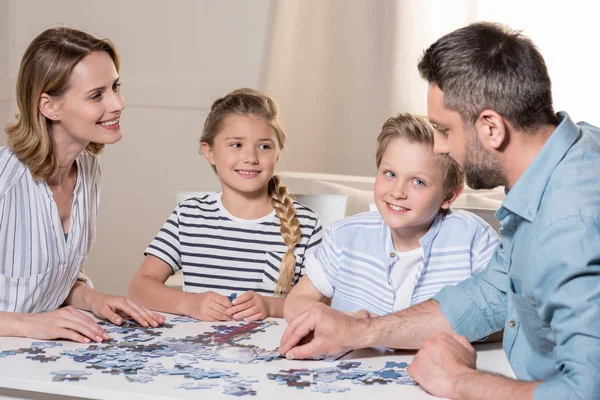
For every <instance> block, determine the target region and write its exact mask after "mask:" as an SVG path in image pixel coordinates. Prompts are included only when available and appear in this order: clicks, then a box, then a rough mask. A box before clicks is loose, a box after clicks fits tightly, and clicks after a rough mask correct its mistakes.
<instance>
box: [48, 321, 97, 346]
mask: <svg viewBox="0 0 600 400" xmlns="http://www.w3.org/2000/svg"><path fill="white" fill-rule="evenodd" d="M57 322H58V324H59V328H60V329H61V330H69V331H73V332H75V333H78V334H80V335H83V336H86V337H88V338H90V339H91V340H93V341H95V342H98V343H100V342H102V341H104V340H105V339H106V337H104V336H101V335H99V334H98V333H97V331H95V330H94V329H92V326H91V325H88V324H86V323H84V322H82V321H81V320H80V319H77V318H63V319H62V320H60V321H57ZM93 324H94V325H98V324H97V323H96V322H95V321H93ZM78 341H79V340H78Z"/></svg>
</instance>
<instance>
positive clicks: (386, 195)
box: [374, 138, 450, 245]
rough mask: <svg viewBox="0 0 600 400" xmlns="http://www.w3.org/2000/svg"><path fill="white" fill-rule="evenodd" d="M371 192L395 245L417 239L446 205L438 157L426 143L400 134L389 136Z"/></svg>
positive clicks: (448, 202) (448, 204) (442, 175)
mask: <svg viewBox="0 0 600 400" xmlns="http://www.w3.org/2000/svg"><path fill="white" fill-rule="evenodd" d="M374 195H375V204H376V205H377V209H378V210H379V212H380V213H381V215H382V217H383V219H384V221H385V223H386V224H387V225H388V226H389V227H390V228H391V230H392V238H394V244H396V245H397V243H396V242H397V240H401V241H402V240H406V239H409V240H411V241H414V240H415V239H416V240H418V239H420V238H421V237H422V236H423V235H425V233H427V231H428V230H429V228H430V226H431V224H432V222H433V220H434V219H435V217H436V215H437V214H438V212H439V211H440V209H441V208H445V209H447V208H448V207H450V201H448V200H446V199H445V198H444V197H445V196H444V173H443V170H442V163H441V162H440V160H438V159H437V157H436V155H435V154H434V153H433V151H431V150H430V149H428V148H427V147H426V146H424V145H421V144H416V143H410V142H408V141H406V140H405V139H401V138H396V139H392V140H391V141H390V142H389V143H388V145H387V148H386V149H385V152H384V153H383V157H382V158H381V164H380V165H379V169H378V171H377V177H376V179H375V189H374ZM400 238H404V239H400Z"/></svg>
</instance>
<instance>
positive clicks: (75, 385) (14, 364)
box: [0, 316, 514, 400]
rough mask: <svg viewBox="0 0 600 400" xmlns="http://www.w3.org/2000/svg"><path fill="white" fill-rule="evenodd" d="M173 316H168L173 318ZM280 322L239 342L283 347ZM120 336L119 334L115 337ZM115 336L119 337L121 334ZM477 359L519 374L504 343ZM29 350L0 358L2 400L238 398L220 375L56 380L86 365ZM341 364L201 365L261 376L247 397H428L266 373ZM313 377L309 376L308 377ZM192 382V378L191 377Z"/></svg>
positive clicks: (382, 358) (384, 355) (398, 388)
mask: <svg viewBox="0 0 600 400" xmlns="http://www.w3.org/2000/svg"><path fill="white" fill-rule="evenodd" d="M171 318H172V316H167V321H170V319H171ZM276 321H277V323H278V325H275V326H271V327H269V328H268V329H266V331H265V332H264V333H256V334H253V335H252V337H251V339H250V340H247V341H241V342H240V343H251V344H254V345H256V346H259V347H261V348H264V349H274V348H276V347H277V346H278V345H279V340H280V338H281V334H282V333H283V331H284V329H285V326H286V323H285V321H284V320H276ZM213 325H216V323H207V322H186V323H177V324H176V326H175V327H174V328H172V329H163V330H160V331H161V332H163V334H162V336H161V337H159V338H157V339H153V340H152V341H150V342H146V344H147V343H152V342H154V341H156V340H160V339H164V338H167V337H175V338H183V337H186V336H196V335H198V334H199V333H202V332H206V331H212V326H213ZM113 336H116V335H113ZM115 338H119V336H116V337H115ZM34 341H36V340H30V339H23V338H0V351H3V350H4V351H5V350H10V349H18V348H26V347H30V346H31V343H32V342H34ZM61 343H62V346H61V347H56V348H51V349H45V351H46V355H59V354H60V352H61V351H64V350H73V349H82V348H87V346H88V345H81V344H77V343H73V342H69V341H61ZM476 349H477V353H478V359H477V367H478V368H479V369H483V370H487V371H493V372H497V373H501V374H504V375H506V376H509V377H514V374H513V372H512V370H511V368H510V366H509V364H508V361H507V359H506V356H505V355H504V352H503V351H502V348H501V344H500V343H491V344H480V345H477V346H476ZM413 355H414V352H400V351H390V350H385V349H362V350H356V351H353V352H351V353H349V354H347V355H346V356H344V357H343V358H341V360H352V361H360V362H362V365H361V367H372V368H376V369H378V368H382V367H383V366H384V365H385V363H386V361H395V362H401V361H406V362H410V361H411V360H412V358H413ZM26 356H27V354H17V355H11V356H7V357H5V358H0V399H44V400H55V399H59V398H60V399H92V398H94V399H105V400H109V399H110V400H112V399H115V400H116V399H119V400H120V399H132V400H137V399H140V400H142V399H143V400H159V399H197V398H199V397H208V398H214V397H219V398H227V399H230V400H231V399H233V398H235V397H234V396H231V395H226V394H223V380H222V379H218V380H216V382H218V383H219V386H218V387H213V388H211V389H199V390H185V389H180V388H175V387H174V386H175V385H177V384H180V383H182V382H183V381H184V380H185V378H183V377H181V376H173V375H159V376H155V377H153V379H154V381H152V382H147V383H138V382H129V381H127V380H126V378H125V377H124V376H123V375H110V374H103V373H100V371H93V370H91V371H93V373H92V375H90V376H88V377H87V378H88V379H87V380H83V381H79V382H53V381H52V375H50V372H51V371H57V370H84V369H85V365H87V364H83V363H76V362H75V361H73V360H72V358H70V357H67V356H62V357H61V358H60V359H58V360H56V361H50V362H48V363H40V362H39V361H34V360H29V359H27V358H26ZM157 361H159V362H161V363H163V365H164V366H165V367H169V368H170V367H172V366H173V364H174V363H175V362H174V361H173V359H172V357H161V358H160V359H158V360H157ZM336 365H337V362H323V361H299V360H292V361H290V360H286V359H276V360H273V361H270V362H264V361H261V362H257V363H252V364H238V363H224V362H217V361H214V360H209V361H201V362H200V364H198V365H196V367H199V368H204V369H209V368H220V369H229V370H231V371H235V372H238V373H239V374H240V376H243V377H248V376H255V377H257V378H258V379H259V382H258V383H253V384H252V387H253V389H254V390H256V391H257V396H243V397H244V398H280V399H281V398H285V399H300V398H304V397H306V396H311V395H312V396H313V397H319V396H320V398H323V399H333V398H339V397H343V398H345V399H359V398H360V399H365V398H367V397H366V396H374V395H375V396H377V397H378V398H381V399H385V398H401V399H429V398H433V397H432V396H430V395H428V394H427V393H426V392H425V391H424V390H423V389H422V388H421V387H419V386H404V385H397V384H388V385H372V386H362V385H357V384H352V383H350V382H348V381H338V382H337V383H336V385H339V386H347V387H350V390H349V391H347V392H344V393H329V394H322V393H314V392H311V390H310V388H304V389H296V388H293V387H287V386H284V385H279V384H277V382H275V381H273V380H269V379H267V377H266V374H267V373H277V372H279V371H280V370H286V369H292V368H318V367H334V366H336ZM307 379H310V378H307ZM186 381H188V380H186Z"/></svg>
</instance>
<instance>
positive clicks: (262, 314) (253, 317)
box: [244, 312, 267, 322]
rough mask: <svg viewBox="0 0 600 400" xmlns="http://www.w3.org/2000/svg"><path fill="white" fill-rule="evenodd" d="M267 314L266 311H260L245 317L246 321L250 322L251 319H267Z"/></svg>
mask: <svg viewBox="0 0 600 400" xmlns="http://www.w3.org/2000/svg"><path fill="white" fill-rule="evenodd" d="M266 317H267V316H266V315H265V313H263V312H258V313H256V314H254V315H251V316H249V317H246V318H244V321H246V322H250V321H261V320H263V319H265V318H266Z"/></svg>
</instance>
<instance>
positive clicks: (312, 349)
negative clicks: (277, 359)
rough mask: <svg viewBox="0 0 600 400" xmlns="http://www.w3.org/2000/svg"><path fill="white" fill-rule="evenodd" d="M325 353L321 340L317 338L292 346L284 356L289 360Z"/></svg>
mask: <svg viewBox="0 0 600 400" xmlns="http://www.w3.org/2000/svg"><path fill="white" fill-rule="evenodd" d="M325 353H327V351H326V350H325V348H324V347H323V346H322V342H321V341H320V340H319V339H313V340H312V341H310V342H308V343H306V344H303V345H299V346H294V347H292V348H291V349H290V350H289V351H288V352H287V353H286V355H285V356H286V358H287V359H289V360H301V359H303V358H307V357H311V356H314V355H317V354H325Z"/></svg>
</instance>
